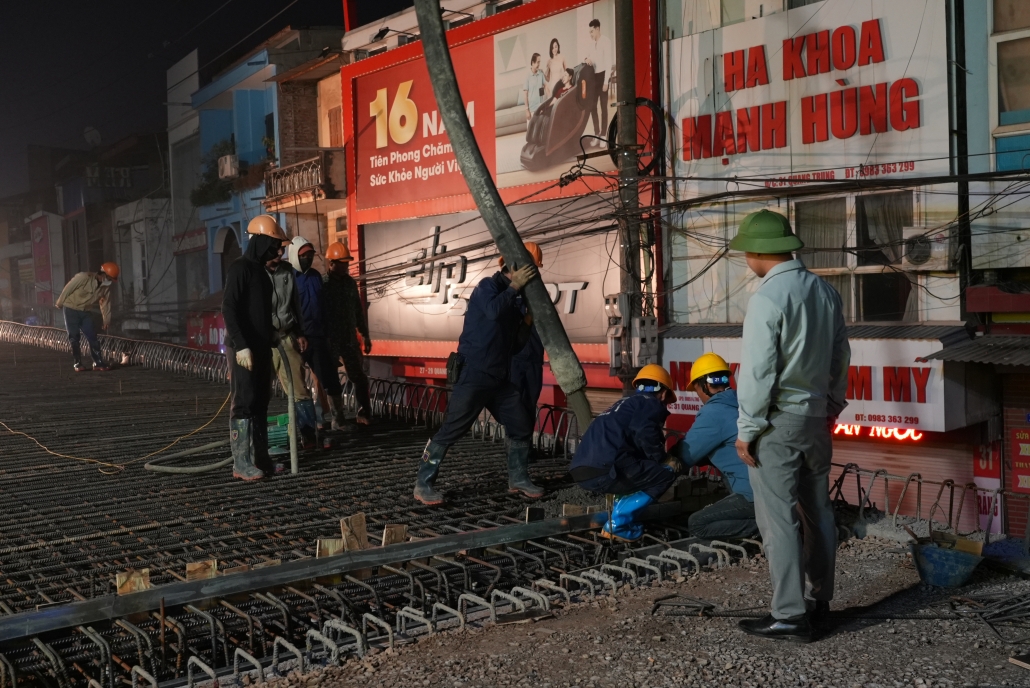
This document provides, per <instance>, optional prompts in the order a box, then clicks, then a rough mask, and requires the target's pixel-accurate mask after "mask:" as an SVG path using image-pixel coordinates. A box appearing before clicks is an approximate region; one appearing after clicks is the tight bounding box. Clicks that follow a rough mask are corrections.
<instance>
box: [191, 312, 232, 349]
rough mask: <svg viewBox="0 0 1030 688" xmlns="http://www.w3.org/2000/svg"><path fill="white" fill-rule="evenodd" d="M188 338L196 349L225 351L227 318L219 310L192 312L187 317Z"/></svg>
mask: <svg viewBox="0 0 1030 688" xmlns="http://www.w3.org/2000/svg"><path fill="white" fill-rule="evenodd" d="M186 340H187V341H188V342H189V345H190V346H191V347H193V348H195V349H204V350H206V351H224V348H223V346H224V344H225V320H223V319H222V314H221V313H217V312H205V313H190V315H189V317H188V318H187V319H186Z"/></svg>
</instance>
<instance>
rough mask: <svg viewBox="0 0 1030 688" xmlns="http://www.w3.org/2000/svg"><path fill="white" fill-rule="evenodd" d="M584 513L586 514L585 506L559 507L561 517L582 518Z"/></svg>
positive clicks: (570, 505) (566, 505)
mask: <svg viewBox="0 0 1030 688" xmlns="http://www.w3.org/2000/svg"><path fill="white" fill-rule="evenodd" d="M586 512H587V508H586V507H585V506H580V505H579V504H562V505H561V515H562V516H582V515H583V514H585V513H586Z"/></svg>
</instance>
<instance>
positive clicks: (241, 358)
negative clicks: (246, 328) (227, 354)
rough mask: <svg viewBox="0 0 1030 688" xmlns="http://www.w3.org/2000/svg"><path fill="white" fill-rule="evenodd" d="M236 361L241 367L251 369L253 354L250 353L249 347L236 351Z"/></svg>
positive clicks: (252, 366) (252, 367)
mask: <svg viewBox="0 0 1030 688" xmlns="http://www.w3.org/2000/svg"><path fill="white" fill-rule="evenodd" d="M236 363H237V364H239V366H240V367H241V368H246V369H247V370H253V369H254V354H252V353H250V349H240V350H239V351H237V352H236Z"/></svg>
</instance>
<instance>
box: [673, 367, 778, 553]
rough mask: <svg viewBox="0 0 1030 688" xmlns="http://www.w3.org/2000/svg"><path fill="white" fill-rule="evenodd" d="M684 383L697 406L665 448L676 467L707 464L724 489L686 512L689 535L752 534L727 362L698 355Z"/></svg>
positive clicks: (751, 498)
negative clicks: (681, 433) (715, 497)
mask: <svg viewBox="0 0 1030 688" xmlns="http://www.w3.org/2000/svg"><path fill="white" fill-rule="evenodd" d="M690 388H691V389H692V390H693V391H694V393H695V394H697V396H698V398H700V399H701V404H702V406H701V410H700V411H698V412H697V417H696V418H695V419H694V424H693V425H691V426H690V430H688V431H687V435H686V437H684V438H683V439H682V440H681V441H679V442H677V443H676V444H675V446H673V448H672V450H671V451H670V452H669V453H670V454H672V455H673V456H675V457H676V458H677V459H679V460H680V464H681V466H682V468H690V467H691V466H697V465H700V464H701V463H703V462H705V463H710V464H711V465H712V466H715V468H717V469H718V470H719V472H720V473H721V474H722V477H723V479H724V480H725V482H726V485H727V486H728V487H729V489H730V495H729V496H728V497H724V498H722V499H720V500H719V501H718V502H716V503H715V504H709V505H708V506H706V507H705V508H704V509H701V510H700V511H695V512H694V513H692V514H691V515H690V518H689V519H688V520H687V525H688V527H689V528H690V534H691V535H693V536H694V537H700V538H705V539H706V540H723V539H725V538H734V537H753V536H754V535H755V534H757V533H758V524H757V523H756V522H755V494H754V492H753V491H752V490H751V480H750V479H749V478H748V468H747V466H745V465H744V462H743V461H741V460H740V457H739V456H737V448H736V446H735V445H736V441H737V392H736V391H735V390H733V389H730V366H729V364H728V363H727V362H726V360H725V359H724V358H723V357H722V356H720V355H718V354H713V353H707V354H702V355H701V356H700V357H698V359H697V360H696V361H694V364H693V365H692V366H690Z"/></svg>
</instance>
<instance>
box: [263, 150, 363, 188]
mask: <svg viewBox="0 0 1030 688" xmlns="http://www.w3.org/2000/svg"><path fill="white" fill-rule="evenodd" d="M316 190H321V191H322V192H323V194H324V197H325V198H342V197H343V195H344V191H345V184H344V176H343V152H342V151H319V153H318V155H316V156H315V157H313V158H310V159H308V160H301V161H300V162H296V163H293V164H292V165H286V166H285V167H277V168H273V169H269V170H268V171H267V172H265V195H266V196H267V197H268V198H270V199H272V198H280V197H283V196H289V195H291V194H299V193H302V192H305V191H316Z"/></svg>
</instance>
